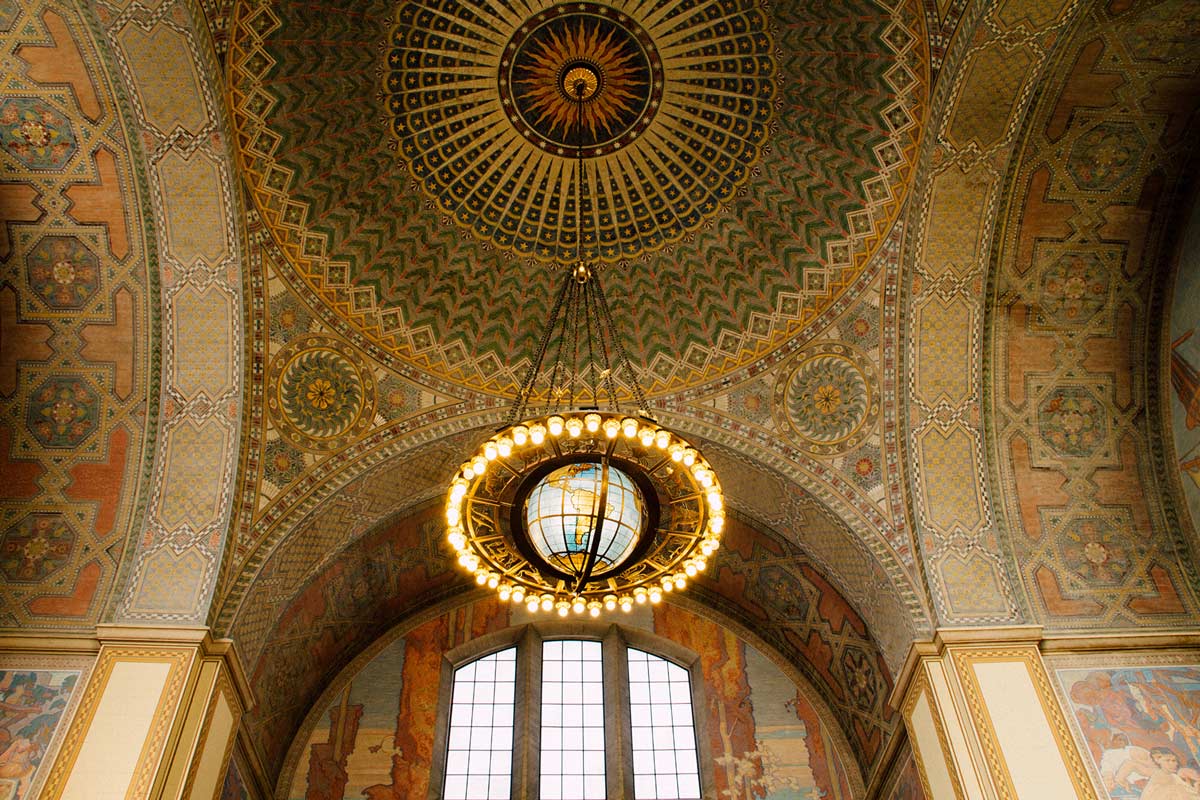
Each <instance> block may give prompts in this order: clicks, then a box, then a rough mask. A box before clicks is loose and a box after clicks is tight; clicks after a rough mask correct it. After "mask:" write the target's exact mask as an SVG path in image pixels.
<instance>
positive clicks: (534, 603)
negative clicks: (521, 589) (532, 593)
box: [525, 597, 538, 614]
mask: <svg viewBox="0 0 1200 800" xmlns="http://www.w3.org/2000/svg"><path fill="white" fill-rule="evenodd" d="M525 610H526V611H528V612H529V613H530V614H533V613H536V612H537V610H538V599H537V598H536V597H531V598H529V602H528V603H526V604H525Z"/></svg>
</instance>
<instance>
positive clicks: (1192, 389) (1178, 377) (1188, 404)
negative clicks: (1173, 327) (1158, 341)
mask: <svg viewBox="0 0 1200 800" xmlns="http://www.w3.org/2000/svg"><path fill="white" fill-rule="evenodd" d="M1195 332H1196V330H1195V328H1193V329H1192V330H1190V331H1188V332H1187V333H1185V334H1184V335H1183V336H1180V337H1179V338H1178V339H1176V340H1175V341H1174V342H1172V343H1171V385H1172V386H1174V387H1175V394H1176V395H1177V396H1178V397H1179V402H1180V403H1181V404H1182V405H1183V407H1184V409H1186V411H1187V417H1186V418H1185V419H1186V423H1185V424H1186V425H1187V429H1188V430H1189V431H1190V430H1192V429H1193V428H1195V427H1196V426H1197V425H1200V374H1197V372H1196V368H1195V367H1193V366H1192V365H1191V364H1189V363H1188V362H1187V361H1186V360H1185V359H1184V357H1183V355H1182V354H1181V353H1180V352H1179V348H1180V346H1181V345H1182V344H1183V343H1184V342H1186V341H1187V340H1188V339H1190V338H1192V334H1193V333H1195Z"/></svg>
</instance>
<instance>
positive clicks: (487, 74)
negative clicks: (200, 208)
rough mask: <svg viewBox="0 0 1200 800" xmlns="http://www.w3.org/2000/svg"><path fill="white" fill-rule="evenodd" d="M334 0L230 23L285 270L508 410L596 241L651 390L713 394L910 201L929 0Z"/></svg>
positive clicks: (809, 317)
mask: <svg viewBox="0 0 1200 800" xmlns="http://www.w3.org/2000/svg"><path fill="white" fill-rule="evenodd" d="M319 5H320V4H317V5H314V4H309V3H278V4H273V5H271V6H261V5H256V4H241V5H239V7H238V8H237V9H236V10H235V15H234V20H233V23H232V29H231V30H232V32H231V42H232V44H233V46H234V49H235V51H236V57H235V58H233V59H231V60H230V74H229V80H230V92H231V99H232V104H233V112H234V124H235V128H236V129H237V133H238V136H237V141H238V144H239V148H240V151H241V152H240V155H241V160H242V163H243V165H244V166H245V168H246V177H247V181H248V185H249V187H250V190H251V193H252V196H253V202H254V203H255V205H256V208H257V210H258V211H259V213H260V214H261V215H262V218H263V220H264V222H265V224H266V227H267V228H268V230H269V232H270V235H271V237H272V240H273V242H274V243H275V244H276V245H277V246H278V248H279V250H280V251H281V253H282V254H283V255H284V256H285V261H286V266H287V269H288V271H289V274H288V275H287V279H288V281H289V282H290V283H291V284H292V285H293V286H295V287H297V288H298V289H300V290H301V291H302V292H304V293H305V294H307V295H309V296H310V297H311V298H312V300H313V302H314V305H315V307H316V308H317V309H318V310H319V312H320V313H321V316H322V317H323V318H324V321H325V322H326V323H327V324H329V325H330V326H332V327H333V328H334V329H335V330H337V331H339V332H340V333H342V334H343V335H345V336H347V337H349V338H350V339H351V341H353V342H355V343H356V344H359V345H361V346H363V347H364V348H365V349H367V350H368V351H369V352H370V353H371V354H372V355H374V356H375V357H376V358H379V359H380V360H381V361H382V362H383V363H385V364H392V365H404V366H405V367H406V368H416V369H417V370H420V371H422V372H424V373H426V374H430V375H432V376H435V377H437V378H442V379H446V380H449V381H452V382H454V383H457V384H460V385H466V386H469V387H472V388H475V389H481V390H484V391H488V392H496V393H500V394H507V393H510V392H511V391H512V390H513V388H514V386H515V383H516V381H517V380H518V379H519V376H520V374H521V371H522V365H523V360H524V359H525V358H526V357H527V356H529V355H531V354H532V352H533V350H534V346H535V344H536V336H537V334H538V331H539V329H540V324H541V321H542V320H543V319H544V318H545V316H546V314H547V312H548V304H549V301H550V300H551V296H552V295H551V292H552V287H553V285H555V281H554V280H553V279H552V278H551V275H550V270H551V269H552V268H553V265H554V263H555V262H556V259H569V258H574V257H575V254H576V253H577V250H578V244H579V242H578V241H577V239H578V236H579V231H580V230H582V238H583V244H584V249H585V251H586V252H587V254H588V255H589V257H592V258H596V259H598V260H600V261H601V262H603V263H605V264H607V265H609V266H610V267H611V268H612V269H610V271H609V278H608V285H609V293H610V295H611V296H612V298H613V302H614V306H615V313H616V315H617V316H618V320H617V324H618V326H620V327H621V328H622V329H624V330H627V331H629V334H630V339H631V340H632V341H635V342H637V343H638V344H637V345H636V350H637V352H635V353H633V354H632V355H633V361H634V362H635V363H637V364H639V365H641V369H643V370H644V371H645V374H644V376H643V378H644V383H645V384H646V385H647V387H648V388H649V389H650V390H651V392H657V393H662V392H665V391H669V390H677V389H679V388H683V387H686V386H691V385H695V384H697V383H701V382H704V381H707V380H711V379H713V378H716V377H719V376H721V375H723V374H727V373H728V372H730V371H731V370H733V369H735V368H738V367H742V366H745V365H747V364H749V363H752V362H753V361H755V360H756V359H758V358H760V357H761V356H762V355H764V354H765V353H767V352H769V351H770V350H772V349H774V348H776V347H778V346H779V345H780V344H782V343H784V342H786V341H788V340H790V339H793V338H795V337H797V336H801V335H803V334H804V333H805V332H806V331H811V330H812V328H813V325H814V322H815V321H816V320H818V319H819V318H820V317H821V315H822V313H823V312H826V311H828V310H829V309H830V308H831V306H833V304H834V303H836V302H838V301H839V300H845V299H846V293H847V292H848V287H850V286H851V285H852V284H853V283H854V280H855V278H856V277H858V276H859V275H860V274H861V273H862V270H863V269H864V267H865V265H866V263H867V261H868V260H869V258H870V256H871V255H872V254H873V253H874V252H875V251H876V250H877V249H878V246H879V245H880V243H881V241H882V238H883V235H884V234H885V233H886V231H887V229H888V228H889V227H890V225H891V223H892V222H893V221H894V219H895V217H896V215H897V213H898V209H899V207H900V205H901V203H902V201H903V199H904V198H905V196H906V194H907V187H908V182H909V178H910V176H911V171H912V166H913V161H914V158H915V152H916V146H917V143H918V138H919V131H920V126H919V123H920V121H921V119H922V118H923V116H924V114H925V108H924V104H925V99H926V94H927V91H926V90H927V81H928V77H927V76H928V65H927V63H926V58H927V56H926V53H925V48H924V47H923V46H921V45H920V40H921V36H922V31H923V27H922V21H921V18H920V16H919V13H918V10H917V7H916V4H915V3H907V4H906V3H898V4H896V5H895V7H894V9H889V8H887V7H885V6H884V5H882V4H875V3H870V2H862V1H861V0H835V1H834V2H832V3H826V4H822V5H821V6H820V7H815V6H813V5H812V4H806V3H788V2H778V3H774V4H770V5H762V4H757V3H751V2H748V1H747V0H686V2H679V3H665V2H656V1H654V0H651V1H650V2H622V3H613V4H605V5H598V4H588V3H583V4H570V5H561V4H554V3H551V2H533V3H528V4H523V3H485V2H472V1H470V0H465V1H463V0H427V1H423V2H406V3H399V4H396V3H385V2H376V3H367V4H353V7H352V8H347V9H345V10H344V13H341V12H339V13H331V10H330V9H329V8H325V7H318V6H319ZM569 75H575V76H578V75H587V76H589V78H588V80H589V81H590V83H589V84H588V85H589V86H590V87H591V88H589V90H588V91H589V94H588V96H587V98H586V99H585V100H584V102H583V104H582V105H583V109H582V116H581V119H580V115H579V113H578V111H579V110H578V108H577V103H576V102H575V101H573V100H572V98H571V96H570V95H569V90H568V89H567V87H566V84H565V83H564V81H565V80H566V79H567V76H569ZM580 123H581V124H580ZM577 130H582V132H583V133H582V134H578V133H577ZM580 136H582V138H580ZM577 142H578V143H579V144H581V145H583V147H584V150H585V156H586V157H585V159H584V162H583V165H582V168H580V166H579V163H578V162H577V160H576V158H575V152H574V149H575V145H576V143H577ZM580 186H582V188H583V190H584V191H583V192H582V197H583V200H582V202H581V203H580V206H581V208H578V209H577V208H576V199H575V197H576V190H577V189H578V188H580ZM581 221H582V224H581ZM648 298H654V302H646V300H647V299H648ZM697 309H703V313H697Z"/></svg>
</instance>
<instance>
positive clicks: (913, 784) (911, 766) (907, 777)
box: [886, 745, 925, 800]
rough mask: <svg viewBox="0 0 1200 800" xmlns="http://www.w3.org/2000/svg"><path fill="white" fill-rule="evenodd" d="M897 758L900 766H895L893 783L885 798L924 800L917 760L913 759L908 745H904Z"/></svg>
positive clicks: (888, 799) (890, 799)
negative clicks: (901, 753)
mask: <svg viewBox="0 0 1200 800" xmlns="http://www.w3.org/2000/svg"><path fill="white" fill-rule="evenodd" d="M897 760H898V761H899V762H900V766H899V767H897V768H896V778H895V783H893V784H892V788H891V789H890V790H889V791H888V793H887V795H886V797H887V800H925V789H924V788H923V787H922V786H921V775H920V773H918V772H917V762H916V761H915V760H914V759H913V755H912V751H911V750H909V749H908V745H905V746H904V754H903V755H902V756H900V757H899V758H898V759H897Z"/></svg>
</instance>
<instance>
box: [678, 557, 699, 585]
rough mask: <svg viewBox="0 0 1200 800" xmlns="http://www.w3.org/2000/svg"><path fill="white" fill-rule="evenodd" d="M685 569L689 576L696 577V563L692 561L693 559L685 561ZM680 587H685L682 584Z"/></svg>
mask: <svg viewBox="0 0 1200 800" xmlns="http://www.w3.org/2000/svg"><path fill="white" fill-rule="evenodd" d="M683 571H684V572H686V573H687V576H688V577H689V578H694V577H696V565H695V564H694V563H693V562H691V561H685V562H684V564H683ZM679 588H681V589H682V588H683V587H682V586H681V587H679Z"/></svg>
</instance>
